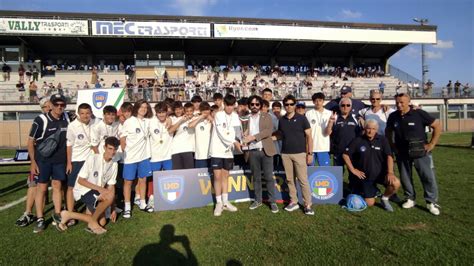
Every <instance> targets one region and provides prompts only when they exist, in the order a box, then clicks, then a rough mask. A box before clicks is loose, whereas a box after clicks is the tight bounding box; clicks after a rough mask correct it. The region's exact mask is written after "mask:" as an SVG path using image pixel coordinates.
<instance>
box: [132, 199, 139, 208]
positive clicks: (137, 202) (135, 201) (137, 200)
mask: <svg viewBox="0 0 474 266" xmlns="http://www.w3.org/2000/svg"><path fill="white" fill-rule="evenodd" d="M133 204H135V205H137V206H138V207H140V198H135V199H134V200H133Z"/></svg>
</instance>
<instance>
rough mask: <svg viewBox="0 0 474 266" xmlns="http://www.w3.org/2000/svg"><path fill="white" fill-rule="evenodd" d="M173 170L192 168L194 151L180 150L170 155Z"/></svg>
mask: <svg viewBox="0 0 474 266" xmlns="http://www.w3.org/2000/svg"><path fill="white" fill-rule="evenodd" d="M171 161H172V164H173V170H180V169H192V168H194V153H193V152H182V153H177V154H173V155H171Z"/></svg>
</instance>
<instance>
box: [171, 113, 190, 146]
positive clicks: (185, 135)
mask: <svg viewBox="0 0 474 266" xmlns="http://www.w3.org/2000/svg"><path fill="white" fill-rule="evenodd" d="M181 119H183V117H182V116H180V117H176V116H172V117H171V123H172V124H173V125H174V124H176V123H177V122H178V121H180V120H181ZM191 121H192V120H188V121H186V122H184V123H182V124H181V125H179V127H178V129H177V130H176V132H175V133H174V137H173V142H172V144H171V154H178V153H183V152H194V149H195V147H194V146H195V143H194V142H195V140H194V128H189V122H191Z"/></svg>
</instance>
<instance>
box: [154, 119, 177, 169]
mask: <svg viewBox="0 0 474 266" xmlns="http://www.w3.org/2000/svg"><path fill="white" fill-rule="evenodd" d="M172 141H173V135H172V134H170V133H168V129H167V128H166V121H165V122H164V123H161V122H160V120H159V119H158V118H157V117H156V116H154V117H153V118H151V119H150V147H151V160H150V161H151V162H161V161H166V160H170V159H171V143H172Z"/></svg>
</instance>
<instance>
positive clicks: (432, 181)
mask: <svg viewBox="0 0 474 266" xmlns="http://www.w3.org/2000/svg"><path fill="white" fill-rule="evenodd" d="M395 101H396V103H397V111H396V112H393V113H392V114H391V115H390V116H389V117H388V121H387V127H386V129H385V135H386V136H387V139H388V141H389V142H390V144H391V147H392V150H393V151H394V153H395V155H396V156H397V165H398V169H399V172H400V180H401V181H402V185H403V189H404V190H405V196H406V198H407V200H406V202H405V203H403V205H402V207H403V208H404V209H409V208H413V207H414V206H415V199H416V193H415V188H414V184H413V177H412V174H413V172H412V167H413V165H414V166H415V169H416V171H417V173H418V176H419V177H420V180H421V183H422V184H423V190H424V196H425V200H426V203H427V206H426V207H427V208H428V210H429V211H430V213H431V214H433V215H439V214H440V210H439V205H438V204H437V202H438V185H437V183H436V177H435V172H434V165H433V158H432V156H431V151H432V150H433V149H434V148H435V146H436V144H437V143H438V140H439V137H440V136H441V125H440V123H439V120H438V119H435V118H433V117H432V116H431V115H430V114H428V113H427V112H426V111H423V110H422V109H413V107H411V106H410V96H409V95H407V94H399V95H397V96H396V97H395ZM426 127H430V128H431V129H432V130H433V134H432V136H431V140H430V141H429V142H428V139H427V135H426V131H425V130H426Z"/></svg>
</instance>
